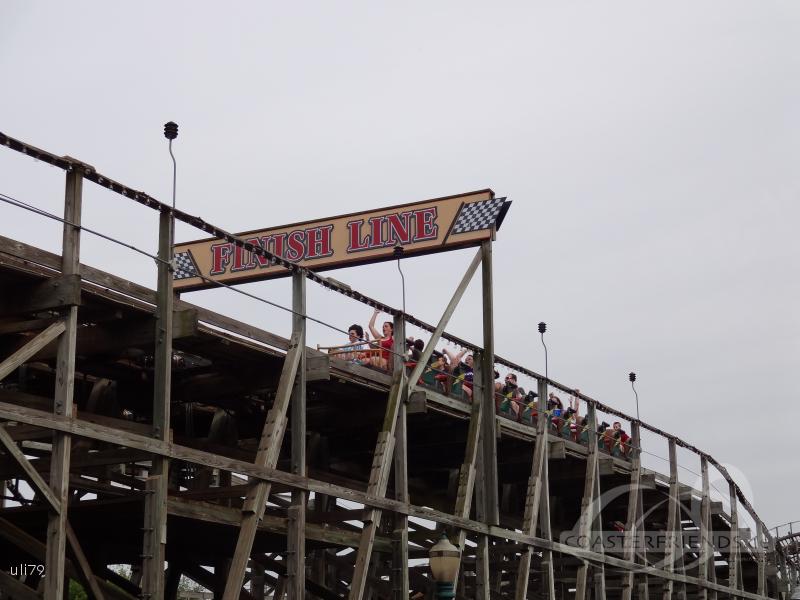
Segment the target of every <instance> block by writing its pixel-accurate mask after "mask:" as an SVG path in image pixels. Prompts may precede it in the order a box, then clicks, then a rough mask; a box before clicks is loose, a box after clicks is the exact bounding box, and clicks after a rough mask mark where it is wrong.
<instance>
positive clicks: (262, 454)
mask: <svg viewBox="0 0 800 600" xmlns="http://www.w3.org/2000/svg"><path fill="white" fill-rule="evenodd" d="M300 338H301V335H300V333H299V332H293V333H292V340H291V343H290V345H289V351H288V352H287V353H286V358H285V359H284V361H283V368H282V370H281V378H280V381H279V383H278V390H277V392H276V394H275V401H274V403H273V405H272V408H271V409H270V411H269V413H268V414H267V420H266V422H265V423H264V429H263V431H262V433H261V439H260V441H259V445H258V452H257V453H256V461H255V466H257V467H266V468H270V469H272V468H275V465H276V464H277V463H278V457H279V455H280V451H281V443H282V442H283V435H284V433H285V432H286V425H287V418H286V412H287V410H288V408H289V400H290V398H291V395H292V390H293V388H294V383H295V377H296V376H297V370H298V367H299V365H300V356H301V354H302V353H303V352H304V351H305V347H304V346H301V345H300ZM271 485H272V483H271V482H267V481H258V482H257V483H255V484H254V485H253V487H252V488H251V490H250V492H249V493H248V494H247V498H246V499H245V504H244V507H243V508H242V526H241V529H240V530H239V537H238V539H237V542H236V550H235V551H234V554H233V557H232V558H231V566H230V570H229V571H228V578H227V581H226V583H225V591H224V592H223V595H222V598H223V600H237V598H239V592H240V590H241V589H242V584H243V582H244V575H245V572H246V570H247V561H248V560H249V558H250V551H251V549H252V548H253V541H254V540H255V537H256V531H257V530H258V522H259V520H260V519H261V517H262V516H263V514H264V508H265V506H266V502H267V498H268V497H269V491H270V487H271Z"/></svg>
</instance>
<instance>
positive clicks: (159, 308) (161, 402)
mask: <svg viewBox="0 0 800 600" xmlns="http://www.w3.org/2000/svg"><path fill="white" fill-rule="evenodd" d="M158 224H159V228H158V258H159V263H158V290H157V292H156V294H157V295H156V327H155V361H154V368H155V372H154V376H153V379H154V381H153V431H152V436H153V438H155V439H158V440H161V441H164V442H167V441H169V424H170V404H171V396H170V394H171V388H172V324H173V304H174V294H173V292H172V269H171V268H170V266H169V265H170V264H171V262H172V245H173V239H174V235H175V220H174V218H173V216H172V214H171V213H167V212H162V213H161V214H160V215H159V222H158ZM168 486H169V459H168V458H166V457H163V456H155V457H153V466H152V468H151V470H150V478H149V479H148V488H147V491H148V493H147V495H146V496H145V510H144V513H145V523H144V536H143V551H142V597H143V598H144V600H156V599H158V598H163V597H164V557H165V551H166V545H167V488H168Z"/></svg>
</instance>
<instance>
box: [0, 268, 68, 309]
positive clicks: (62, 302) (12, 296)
mask: <svg viewBox="0 0 800 600" xmlns="http://www.w3.org/2000/svg"><path fill="white" fill-rule="evenodd" d="M80 303H81V282H80V277H79V276H78V275H77V274H64V275H62V276H57V277H52V278H50V279H46V280H45V281H39V282H36V283H33V284H30V285H18V286H15V287H14V289H12V290H9V291H5V290H4V292H3V295H2V296H0V316H7V315H21V314H29V315H30V314H35V313H39V312H44V311H48V310H61V309H64V308H66V307H68V306H77V305H79V304H80Z"/></svg>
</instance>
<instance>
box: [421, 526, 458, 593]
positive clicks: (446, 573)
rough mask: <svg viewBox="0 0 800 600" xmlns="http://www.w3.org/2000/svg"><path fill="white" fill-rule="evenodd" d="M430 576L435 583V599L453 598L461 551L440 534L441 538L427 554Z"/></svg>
mask: <svg viewBox="0 0 800 600" xmlns="http://www.w3.org/2000/svg"><path fill="white" fill-rule="evenodd" d="M428 557H429V558H430V565H431V574H432V575H433V579H434V581H435V582H436V597H437V598H441V599H442V600H450V599H451V598H455V595H456V594H455V586H454V585H453V584H454V583H455V580H456V575H458V567H459V565H460V564H461V550H459V549H458V548H456V547H455V546H454V545H453V544H451V543H450V540H448V539H447V536H446V535H445V534H444V533H442V538H441V539H440V540H439V541H438V542H436V544H435V545H434V546H433V547H432V548H431V549H430V551H429V552H428Z"/></svg>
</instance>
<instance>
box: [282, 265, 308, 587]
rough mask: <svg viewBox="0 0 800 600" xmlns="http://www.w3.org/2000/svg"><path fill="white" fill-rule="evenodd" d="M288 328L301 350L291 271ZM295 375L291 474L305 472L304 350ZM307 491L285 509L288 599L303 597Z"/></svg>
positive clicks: (299, 292) (301, 305)
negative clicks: (287, 522) (289, 324)
mask: <svg viewBox="0 0 800 600" xmlns="http://www.w3.org/2000/svg"><path fill="white" fill-rule="evenodd" d="M292 310H293V311H294V314H293V315H292V331H293V332H294V334H295V335H296V336H297V341H298V344H299V347H300V348H301V349H303V348H305V347H306V318H305V314H306V278H305V275H303V274H302V273H293V274H292ZM299 357H300V358H299V362H298V365H297V376H296V378H295V382H294V388H293V390H292V399H291V411H292V412H291V426H292V456H291V464H292V473H293V474H295V475H299V476H300V477H306V476H307V475H308V473H307V469H306V353H305V352H299ZM307 500H308V492H306V491H305V490H292V503H291V506H290V507H289V509H288V519H289V532H288V538H287V549H286V574H287V581H286V595H287V597H288V599H289V600H303V598H304V592H305V581H306V567H305V565H306V563H305V560H306V538H305V533H306V504H307Z"/></svg>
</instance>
